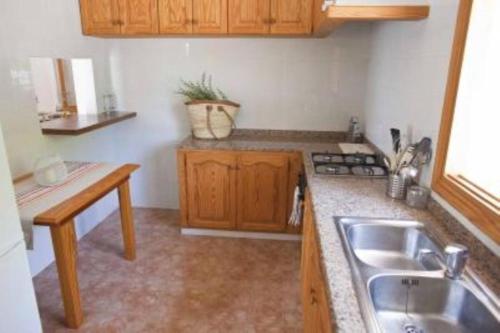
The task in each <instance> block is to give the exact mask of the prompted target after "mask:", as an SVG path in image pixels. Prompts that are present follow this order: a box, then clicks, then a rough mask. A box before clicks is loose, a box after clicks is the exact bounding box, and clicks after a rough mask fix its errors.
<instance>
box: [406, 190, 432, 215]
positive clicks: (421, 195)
mask: <svg viewBox="0 0 500 333" xmlns="http://www.w3.org/2000/svg"><path fill="white" fill-rule="evenodd" d="M407 192H408V193H407V194H406V204H407V205H408V206H410V207H413V208H419V209H424V208H426V207H427V203H428V202H429V195H430V191H429V189H428V188H425V187H422V186H416V185H415V186H410V187H409V188H408V191H407Z"/></svg>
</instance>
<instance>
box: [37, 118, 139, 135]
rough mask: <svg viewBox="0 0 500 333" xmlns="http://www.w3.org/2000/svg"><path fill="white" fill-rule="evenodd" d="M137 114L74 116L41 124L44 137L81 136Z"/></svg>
mask: <svg viewBox="0 0 500 333" xmlns="http://www.w3.org/2000/svg"><path fill="white" fill-rule="evenodd" d="M136 116H137V113H135V112H103V113H98V114H95V115H74V116H69V117H65V118H58V119H54V120H49V121H46V122H43V123H40V127H41V128H42V134H44V135H80V134H83V133H87V132H91V131H95V130H97V129H99V128H102V127H106V126H110V125H112V124H115V123H118V122H121V121H124V120H127V119H130V118H134V117H136Z"/></svg>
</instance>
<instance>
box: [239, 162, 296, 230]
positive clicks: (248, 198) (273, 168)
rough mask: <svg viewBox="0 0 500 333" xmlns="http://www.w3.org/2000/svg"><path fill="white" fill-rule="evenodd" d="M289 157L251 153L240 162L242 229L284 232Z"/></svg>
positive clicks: (240, 225)
mask: <svg viewBox="0 0 500 333" xmlns="http://www.w3.org/2000/svg"><path fill="white" fill-rule="evenodd" d="M287 189H288V156H287V155H283V154H273V153H259V152H249V153H243V154H241V155H240V157H239V160H238V223H237V225H238V229H240V230H250V231H284V230H285V229H286V225H287V216H286V213H287V210H288V209H287V208H288V207H287V203H288V191H287Z"/></svg>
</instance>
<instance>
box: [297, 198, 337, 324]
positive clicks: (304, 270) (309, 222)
mask: <svg viewBox="0 0 500 333" xmlns="http://www.w3.org/2000/svg"><path fill="white" fill-rule="evenodd" d="M303 234H304V237H303V238H302V261H301V278H302V305H303V313H304V332H316V333H331V332H332V325H331V323H332V321H331V315H330V305H329V304H330V303H329V301H328V298H327V295H328V294H327V291H326V286H325V282H324V277H323V273H322V269H321V263H320V260H321V258H320V251H319V244H318V240H317V238H316V230H315V225H314V216H313V213H312V202H311V196H310V193H309V192H308V193H306V202H305V208H304V230H303Z"/></svg>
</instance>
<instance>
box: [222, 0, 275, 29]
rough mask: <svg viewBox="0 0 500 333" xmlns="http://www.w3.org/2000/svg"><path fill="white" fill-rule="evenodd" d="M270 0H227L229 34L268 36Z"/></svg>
mask: <svg viewBox="0 0 500 333" xmlns="http://www.w3.org/2000/svg"><path fill="white" fill-rule="evenodd" d="M270 14H271V2H270V0H229V33H230V34H268V33H269V31H270V25H271V16H270Z"/></svg>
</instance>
